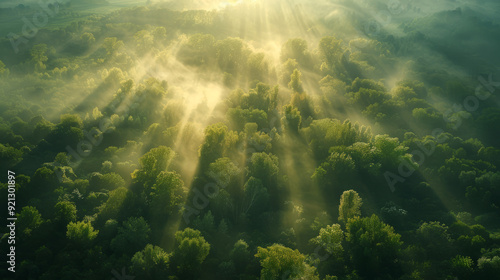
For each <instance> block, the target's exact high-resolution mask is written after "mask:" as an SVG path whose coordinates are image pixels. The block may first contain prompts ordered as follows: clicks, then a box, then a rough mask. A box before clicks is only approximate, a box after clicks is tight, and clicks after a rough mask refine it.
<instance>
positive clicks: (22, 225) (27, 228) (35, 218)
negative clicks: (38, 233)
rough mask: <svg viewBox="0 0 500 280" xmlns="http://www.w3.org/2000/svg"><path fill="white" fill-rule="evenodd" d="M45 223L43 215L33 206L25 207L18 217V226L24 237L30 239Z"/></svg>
mask: <svg viewBox="0 0 500 280" xmlns="http://www.w3.org/2000/svg"><path fill="white" fill-rule="evenodd" d="M42 223H43V219H42V215H40V213H39V212H38V210H37V209H36V208H35V207H33V206H25V207H23V208H22V210H21V213H19V214H18V216H17V221H16V224H17V226H18V227H19V229H20V231H21V233H22V235H24V236H26V237H30V236H31V235H32V233H33V231H35V230H36V229H38V228H39V227H40V226H41V225H42Z"/></svg>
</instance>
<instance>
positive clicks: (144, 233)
mask: <svg viewBox="0 0 500 280" xmlns="http://www.w3.org/2000/svg"><path fill="white" fill-rule="evenodd" d="M150 232H151V229H150V228H149V225H148V223H147V222H146V220H144V218H143V217H139V218H134V217H132V218H129V219H128V220H127V221H125V222H123V225H122V226H121V227H119V228H118V235H116V237H115V238H113V240H111V248H112V249H113V251H114V252H116V253H117V254H127V255H131V254H133V253H134V252H137V251H139V250H140V249H141V248H143V247H144V246H145V245H146V244H147V243H148V242H149V235H150Z"/></svg>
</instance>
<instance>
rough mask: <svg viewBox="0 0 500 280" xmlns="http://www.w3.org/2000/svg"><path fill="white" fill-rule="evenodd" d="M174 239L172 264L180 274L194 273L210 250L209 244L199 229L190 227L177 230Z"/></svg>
mask: <svg viewBox="0 0 500 280" xmlns="http://www.w3.org/2000/svg"><path fill="white" fill-rule="evenodd" d="M175 241H176V244H177V245H176V247H175V249H174V252H173V255H172V265H174V266H175V268H176V270H177V271H178V272H179V273H180V274H181V275H192V274H196V273H197V272H198V270H199V269H200V265H201V264H202V263H203V261H204V260H205V258H206V257H207V256H208V253H209V252H210V244H209V243H208V242H207V241H205V238H204V237H203V236H202V235H201V232H200V231H198V230H194V229H191V228H186V229H184V230H183V231H177V232H176V233H175Z"/></svg>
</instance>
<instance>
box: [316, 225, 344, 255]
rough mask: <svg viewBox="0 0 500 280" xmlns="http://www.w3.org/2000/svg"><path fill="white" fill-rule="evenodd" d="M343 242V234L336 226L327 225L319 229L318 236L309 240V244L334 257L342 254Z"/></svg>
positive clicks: (338, 226)
mask: <svg viewBox="0 0 500 280" xmlns="http://www.w3.org/2000/svg"><path fill="white" fill-rule="evenodd" d="M343 241H344V232H343V231H342V229H341V228H340V225H338V224H333V225H328V226H326V227H325V228H322V229H320V230H319V235H318V236H316V237H315V238H313V239H311V243H313V244H316V245H318V246H321V248H324V249H325V250H326V251H327V252H328V253H329V254H332V255H334V256H336V257H340V256H342V254H343V253H344V248H343V247H342V242H343Z"/></svg>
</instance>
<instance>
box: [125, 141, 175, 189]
mask: <svg viewBox="0 0 500 280" xmlns="http://www.w3.org/2000/svg"><path fill="white" fill-rule="evenodd" d="M174 157H175V152H174V151H172V149H170V148H168V147H165V146H159V147H157V148H153V149H151V150H150V151H149V152H147V153H145V154H144V155H143V156H142V157H141V158H140V160H139V161H140V169H138V170H135V171H134V173H133V174H132V178H133V179H135V180H136V181H137V182H139V183H141V184H143V186H144V188H145V190H146V191H148V192H149V190H150V189H151V188H152V187H153V184H154V182H155V181H156V178H157V177H158V175H160V173H161V172H164V171H167V169H168V167H169V166H170V164H171V162H172V160H173V159H174Z"/></svg>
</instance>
